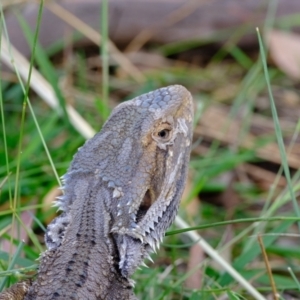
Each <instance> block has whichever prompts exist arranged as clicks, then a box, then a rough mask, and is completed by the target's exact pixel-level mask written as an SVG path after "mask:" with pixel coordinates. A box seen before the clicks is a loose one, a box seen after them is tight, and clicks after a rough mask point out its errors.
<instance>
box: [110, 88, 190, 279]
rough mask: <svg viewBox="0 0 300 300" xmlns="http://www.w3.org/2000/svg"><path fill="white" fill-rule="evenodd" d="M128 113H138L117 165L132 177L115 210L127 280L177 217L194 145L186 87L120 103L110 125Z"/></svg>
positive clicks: (115, 194)
mask: <svg viewBox="0 0 300 300" xmlns="http://www.w3.org/2000/svg"><path fill="white" fill-rule="evenodd" d="M127 110H128V114H129V113H131V112H134V113H132V120H133V124H131V123H130V122H129V123H130V124H127V126H128V125H129V127H130V125H131V129H130V130H129V131H128V132H127V136H126V138H125V139H123V145H122V147H121V148H122V151H120V152H119V153H122V154H121V156H120V160H119V163H120V165H121V164H123V163H124V168H128V169H130V170H131V174H130V176H125V178H127V182H126V183H125V184H123V185H121V186H119V187H114V191H113V197H114V198H113V199H114V200H115V205H114V209H113V210H112V212H113V214H114V224H113V228H112V232H113V233H114V235H115V237H116V240H117V245H118V248H119V253H120V263H119V265H120V269H121V271H122V274H123V276H129V275H131V274H132V273H133V272H134V270H135V269H136V267H137V266H138V265H139V264H140V263H141V262H142V260H143V259H144V258H145V257H147V256H148V252H149V251H151V250H154V251H155V248H156V247H158V246H159V243H160V242H161V240H162V238H163V236H164V234H165V231H166V230H167V228H168V227H169V226H170V224H171V223H172V222H173V220H174V218H175V216H176V214H177V211H178V207H179V202H180V198H181V195H182V192H183V189H184V185H185V181H186V177H187V170H188V162H189V156H190V149H191V143H192V126H193V124H192V122H193V102H192V97H191V94H190V93H189V92H188V91H187V90H186V89H185V88H184V87H182V86H179V85H175V86H170V87H167V88H162V89H159V90H156V91H154V92H151V93H148V94H145V95H142V96H140V97H138V98H135V99H133V100H131V101H128V102H125V103H123V104H121V105H120V106H119V107H117V108H116V110H115V112H113V114H112V116H111V119H110V120H111V121H113V120H114V119H115V118H114V116H117V117H119V116H120V114H122V112H123V113H124V114H126V113H125V112H126V111H127ZM117 121H118V120H114V121H113V123H114V124H116V122H117ZM124 126H126V125H124ZM126 128H128V127H126ZM119 155H120V154H119ZM123 160H124V161H123ZM125 160H126V163H125ZM120 172H121V173H122V168H121V170H120Z"/></svg>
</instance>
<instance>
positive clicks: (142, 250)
mask: <svg viewBox="0 0 300 300" xmlns="http://www.w3.org/2000/svg"><path fill="white" fill-rule="evenodd" d="M192 128H193V101H192V96H191V94H190V93H189V91H188V90H187V89H186V88H184V87H183V86H181V85H172V86H168V87H165V88H160V89H157V90H155V91H152V92H149V93H146V94H143V95H141V96H139V97H136V98H134V99H132V100H130V101H125V102H123V103H121V104H119V105H118V106H117V107H116V108H115V109H114V110H113V111H112V113H111V115H110V117H109V118H108V120H107V121H106V123H105V124H104V125H103V127H102V130H101V131H100V132H99V133H97V134H96V135H95V136H94V137H93V138H91V139H90V140H88V141H87V142H86V143H85V144H84V145H83V146H82V147H81V148H79V149H78V152H77V153H76V154H75V155H74V157H73V161H72V162H71V164H70V167H69V169H68V171H67V173H66V174H65V175H64V176H63V183H64V186H63V189H64V194H63V195H62V196H60V197H58V198H57V201H56V203H55V205H56V206H57V207H58V208H59V209H60V210H61V211H62V213H61V214H60V215H59V216H58V217H56V218H55V219H54V220H53V221H52V222H51V223H50V224H49V225H48V227H47V231H46V234H45V243H46V246H47V250H46V251H45V252H44V253H42V255H41V258H40V266H39V270H38V274H37V278H36V280H35V281H34V282H33V283H32V284H31V285H30V286H26V288H25V287H24V285H23V286H22V288H23V290H22V291H24V292H23V295H25V296H20V297H19V298H17V297H15V298H14V297H12V298H9V297H7V298H5V297H3V296H2V298H1V295H0V299H3V300H4V299H24V300H33V299H34V300H50V299H89V300H93V299H122V300H134V299H137V298H136V296H135V295H134V292H133V286H134V282H133V280H132V279H131V278H130V277H131V275H132V274H133V273H134V272H135V270H136V269H137V268H138V267H139V266H140V265H142V264H143V261H144V259H146V258H150V259H151V257H150V256H149V254H150V253H151V252H153V251H155V250H156V248H158V247H159V244H160V242H161V241H162V239H163V236H164V234H165V231H166V230H167V228H168V227H169V226H170V225H171V223H172V222H173V221H174V218H175V216H176V214H177V212H178V208H179V203H180V198H181V195H182V192H183V189H184V186H185V181H186V178H187V171H188V163H189V157H190V152H191V144H192V131H193V130H192ZM10 291H11V290H10ZM4 293H5V292H4Z"/></svg>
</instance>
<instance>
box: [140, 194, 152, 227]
mask: <svg viewBox="0 0 300 300" xmlns="http://www.w3.org/2000/svg"><path fill="white" fill-rule="evenodd" d="M153 202H154V200H153V194H152V193H151V191H150V190H149V189H148V190H147V191H146V193H145V196H144V198H143V201H142V202H141V204H140V207H139V209H138V211H137V213H136V223H138V222H140V221H141V220H142V219H143V218H144V216H145V215H146V213H147V211H148V209H149V208H150V207H151V205H152V204H153Z"/></svg>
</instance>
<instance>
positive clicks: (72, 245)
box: [25, 175, 135, 300]
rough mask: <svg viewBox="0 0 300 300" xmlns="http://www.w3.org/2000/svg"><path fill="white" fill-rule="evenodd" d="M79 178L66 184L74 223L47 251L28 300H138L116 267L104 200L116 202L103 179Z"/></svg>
mask: <svg viewBox="0 0 300 300" xmlns="http://www.w3.org/2000/svg"><path fill="white" fill-rule="evenodd" d="M79 177H80V179H76V178H74V180H75V181H76V185H73V187H74V186H75V189H73V190H72V191H69V190H68V188H66V195H65V197H66V198H70V197H71V198H70V199H69V201H70V203H71V206H70V211H69V212H67V214H68V213H69V214H70V217H69V220H70V223H69V224H68V226H67V228H66V231H65V233H64V238H63V240H62V243H61V245H60V246H59V247H57V248H54V249H52V250H48V251H46V252H45V253H44V254H43V256H42V258H41V263H40V269H39V273H38V278H37V280H36V281H35V282H34V283H33V285H32V287H31V289H30V291H29V293H28V295H27V297H26V298H25V299H44V300H47V299H135V297H134V296H133V292H132V287H131V285H130V282H129V281H128V279H126V278H124V277H122V276H121V274H120V271H119V269H118V250H117V247H116V245H115V242H114V240H113V237H112V235H111V233H110V222H111V217H110V214H109V212H108V210H107V207H106V204H105V203H109V201H112V199H110V194H111V193H109V191H108V189H107V188H106V187H105V186H104V185H103V184H102V183H99V180H95V179H94V178H91V176H82V175H81V176H79ZM58 218H59V217H58ZM57 222H59V221H57ZM31 295H35V298H34V297H32V296H31Z"/></svg>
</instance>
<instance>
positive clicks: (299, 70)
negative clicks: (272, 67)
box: [267, 30, 300, 80]
mask: <svg viewBox="0 0 300 300" xmlns="http://www.w3.org/2000/svg"><path fill="white" fill-rule="evenodd" d="M267 41H268V45H269V50H270V55H271V57H272V59H273V61H274V63H275V64H276V65H277V66H278V68H279V69H281V70H282V71H283V72H284V73H286V74H287V75H288V76H289V77H291V78H293V79H296V80H299V79H300V35H298V34H295V33H288V32H283V31H279V30H272V31H271V32H270V33H269V34H268V35H267Z"/></svg>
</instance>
